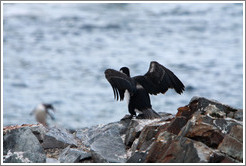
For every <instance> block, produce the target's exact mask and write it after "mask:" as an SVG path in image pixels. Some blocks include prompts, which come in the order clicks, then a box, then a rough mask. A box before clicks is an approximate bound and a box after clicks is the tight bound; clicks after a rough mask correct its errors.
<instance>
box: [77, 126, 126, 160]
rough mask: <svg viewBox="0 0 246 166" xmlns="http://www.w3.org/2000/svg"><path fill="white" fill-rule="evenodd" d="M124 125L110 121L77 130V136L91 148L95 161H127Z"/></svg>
mask: <svg viewBox="0 0 246 166" xmlns="http://www.w3.org/2000/svg"><path fill="white" fill-rule="evenodd" d="M122 130H124V125H123V124H121V123H110V124H107V125H98V126H94V127H91V128H84V129H80V130H78V131H76V136H77V137H78V138H79V139H81V141H82V143H83V144H84V145H86V146H87V147H89V148H90V149H91V153H92V159H93V161H94V162H100V163H101V162H110V163H111V162H112V163H115V162H125V161H126V150H125V145H124V143H123V140H122V138H121V134H120V133H121V131H122Z"/></svg>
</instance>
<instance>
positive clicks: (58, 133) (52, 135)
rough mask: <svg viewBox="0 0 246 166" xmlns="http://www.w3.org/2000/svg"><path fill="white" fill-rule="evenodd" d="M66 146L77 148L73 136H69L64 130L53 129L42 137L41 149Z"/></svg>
mask: <svg viewBox="0 0 246 166" xmlns="http://www.w3.org/2000/svg"><path fill="white" fill-rule="evenodd" d="M68 145H71V146H72V147H77V141H76V139H75V138H74V135H73V134H70V133H69V132H68V131H67V130H66V129H63V128H57V127H53V128H50V129H49V131H48V132H47V133H46V134H45V136H44V141H43V144H42V146H43V148H44V149H51V148H65V147H67V146H68Z"/></svg>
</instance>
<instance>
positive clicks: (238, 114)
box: [233, 109, 243, 121]
mask: <svg viewBox="0 0 246 166" xmlns="http://www.w3.org/2000/svg"><path fill="white" fill-rule="evenodd" d="M233 118H234V119H236V120H239V121H243V110H242V109H238V110H237V111H236V112H235V114H234V117H233Z"/></svg>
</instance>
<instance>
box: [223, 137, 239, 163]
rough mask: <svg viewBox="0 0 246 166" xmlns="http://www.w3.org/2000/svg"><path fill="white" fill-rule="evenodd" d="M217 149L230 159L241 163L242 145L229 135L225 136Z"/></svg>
mask: <svg viewBox="0 0 246 166" xmlns="http://www.w3.org/2000/svg"><path fill="white" fill-rule="evenodd" d="M218 149H219V150H220V151H221V152H223V153H225V154H227V155H229V156H231V157H232V158H235V159H237V160H239V161H241V162H242V161H243V144H242V143H241V142H239V141H238V140H236V139H235V138H233V137H231V136H230V135H226V136H225V138H224V139H223V141H222V143H221V144H220V145H219V147H218Z"/></svg>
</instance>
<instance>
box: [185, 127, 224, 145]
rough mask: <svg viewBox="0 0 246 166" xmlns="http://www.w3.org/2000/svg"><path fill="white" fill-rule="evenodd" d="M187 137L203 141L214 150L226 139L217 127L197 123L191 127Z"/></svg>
mask: <svg viewBox="0 0 246 166" xmlns="http://www.w3.org/2000/svg"><path fill="white" fill-rule="evenodd" d="M185 136H186V137H188V138H191V139H193V140H197V141H201V142H203V143H204V144H206V145H207V146H209V147H212V148H217V147H218V145H219V144H220V143H221V142H222V140H223V138H224V136H223V135H222V133H221V132H220V131H219V130H218V129H217V128H216V127H214V126H212V125H209V124H206V123H195V124H194V125H192V126H191V127H190V129H189V131H188V132H187V133H186V135H185Z"/></svg>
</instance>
